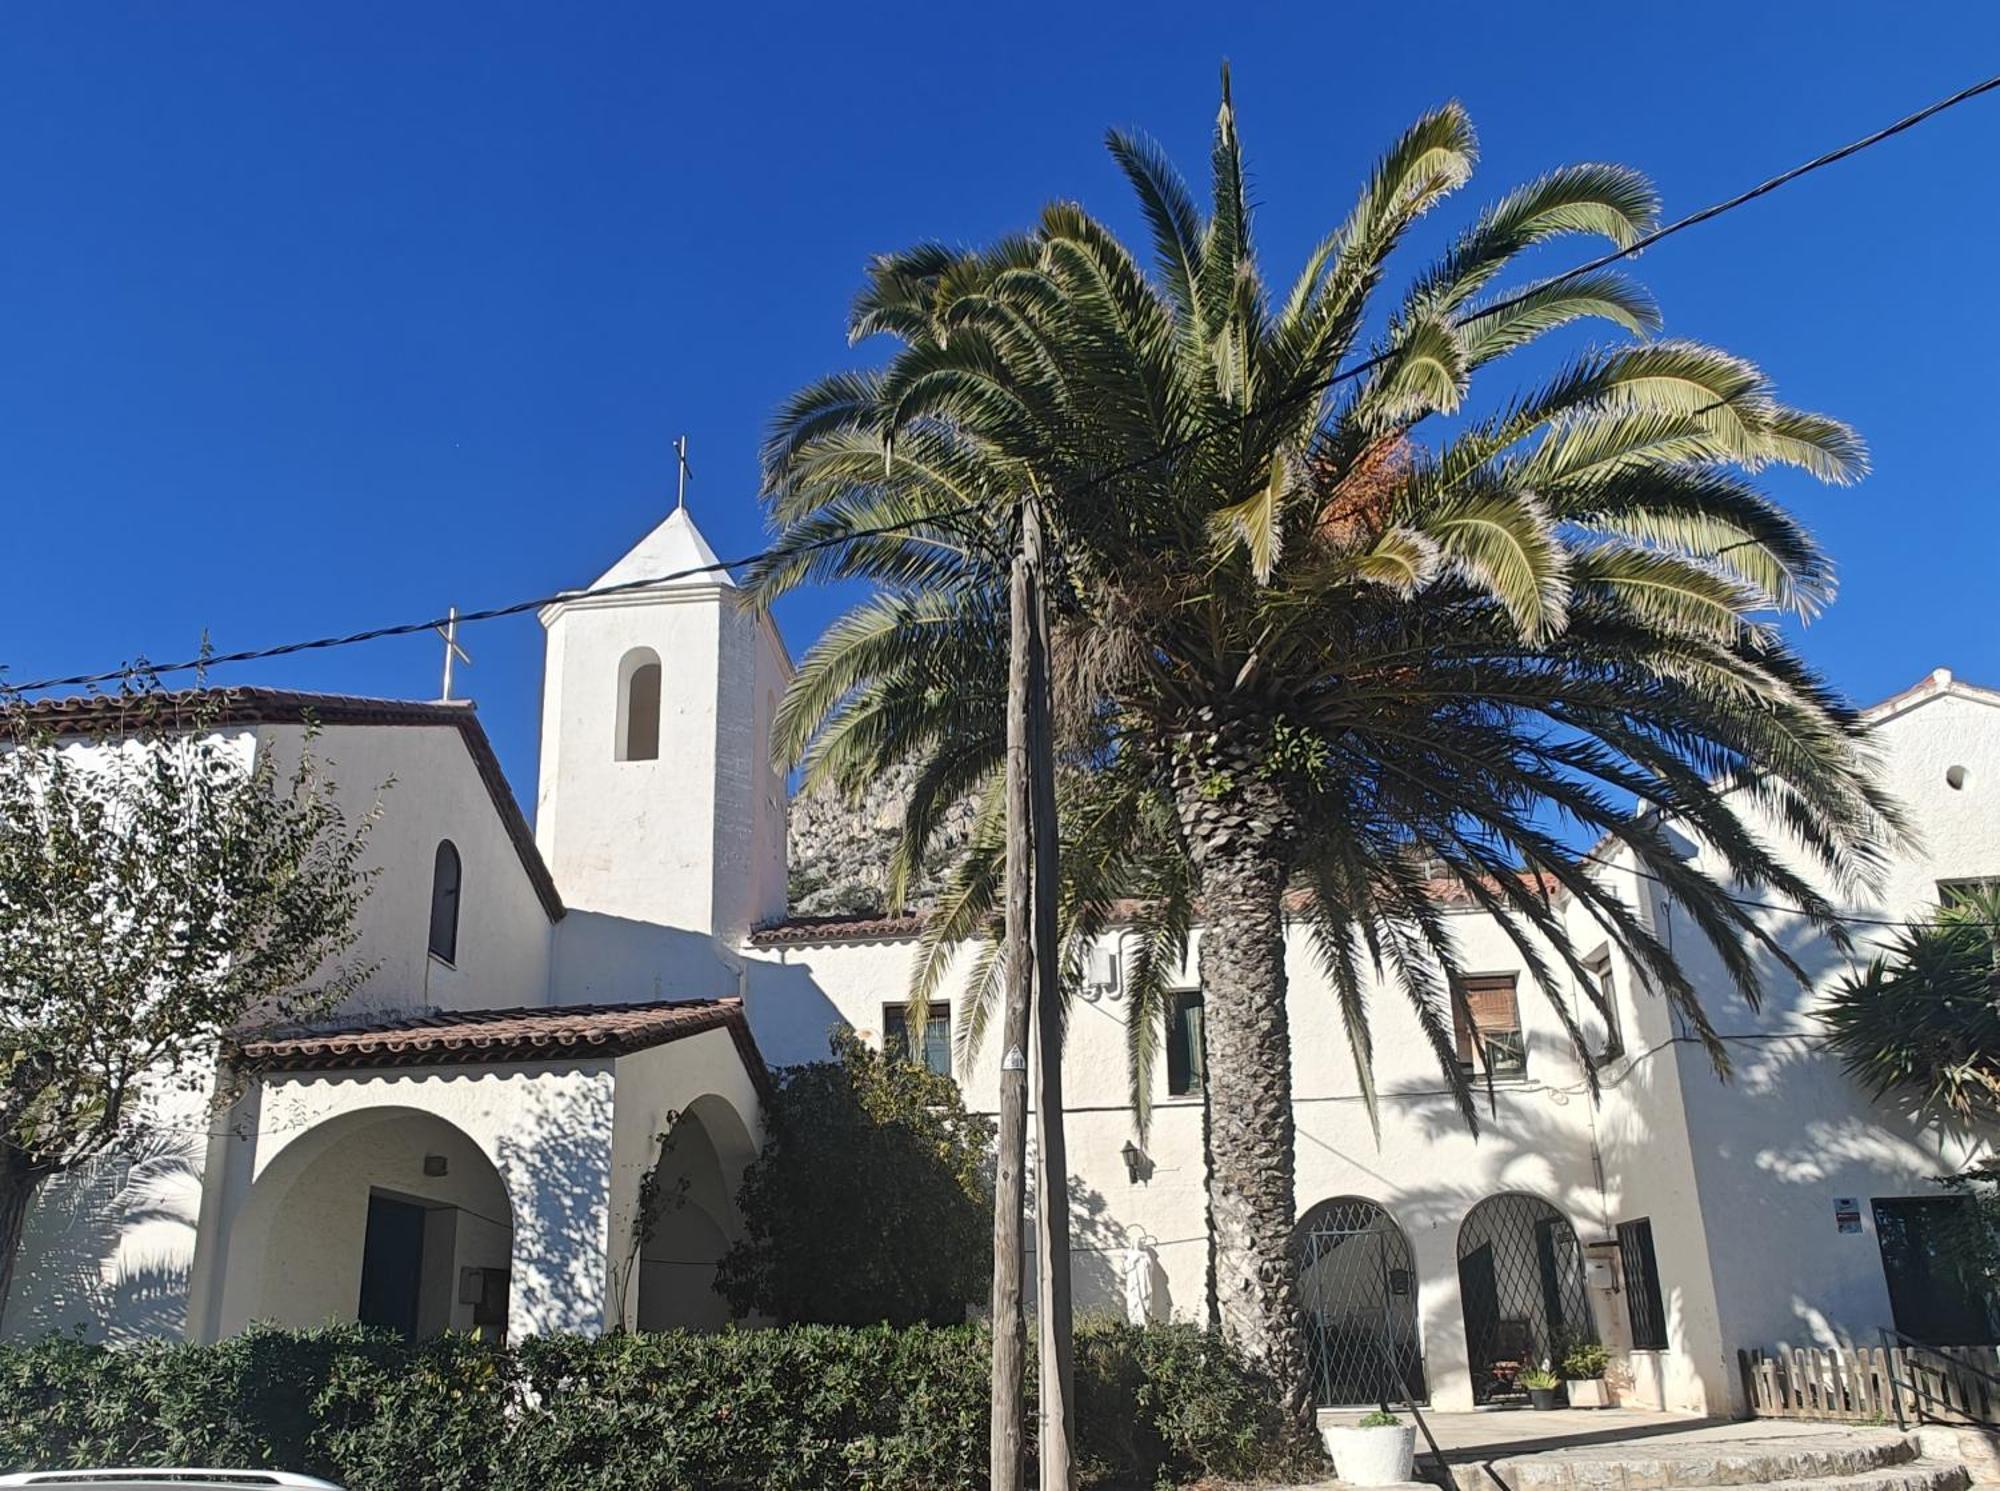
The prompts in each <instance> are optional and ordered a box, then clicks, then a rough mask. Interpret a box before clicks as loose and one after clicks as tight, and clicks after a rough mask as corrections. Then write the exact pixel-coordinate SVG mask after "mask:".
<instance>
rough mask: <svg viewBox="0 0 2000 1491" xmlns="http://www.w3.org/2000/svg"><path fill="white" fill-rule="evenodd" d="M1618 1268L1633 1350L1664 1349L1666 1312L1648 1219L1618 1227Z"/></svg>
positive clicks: (1621, 1223) (1665, 1344)
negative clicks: (1623, 1291) (1623, 1285)
mask: <svg viewBox="0 0 2000 1491" xmlns="http://www.w3.org/2000/svg"><path fill="white" fill-rule="evenodd" d="M1618 1266H1619V1268H1620V1270H1621V1271H1622V1272H1623V1273H1624V1275H1625V1314H1626V1318H1627V1319H1628V1320H1629V1321H1630V1322H1631V1325H1632V1348H1633V1350H1635V1351H1664V1350H1666V1346H1667V1309H1666V1306H1665V1305H1664V1304H1663V1303H1661V1300H1660V1265H1659V1261H1658V1260H1657V1259H1656V1258H1655V1257H1654V1256H1653V1219H1652V1218H1651V1217H1638V1218H1636V1219H1634V1220H1633V1221H1630V1222H1620V1223H1619V1224H1618Z"/></svg>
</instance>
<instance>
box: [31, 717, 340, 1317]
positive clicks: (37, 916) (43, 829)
mask: <svg viewBox="0 0 2000 1491" xmlns="http://www.w3.org/2000/svg"><path fill="white" fill-rule="evenodd" d="M116 703H117V705H118V707H119V710H120V714H121V723H120V729H119V732H118V733H119V735H120V737H121V743H119V744H114V745H110V746H108V747H107V748H105V749H102V750H99V751H96V752H94V753H85V752H80V751H78V750H76V749H73V746H74V744H75V743H74V742H72V741H65V740H64V739H62V738H60V737H59V736H58V735H57V734H56V733H55V732H54V730H53V728H52V727H51V725H50V723H49V719H48V717H47V716H45V715H44V714H42V713H39V712H37V710H36V709H35V708H34V706H33V705H31V704H27V703H24V702H20V701H7V702H4V703H0V1005H4V1006H5V1008H6V1011H7V1018H6V1020H5V1021H4V1022H0V1299H4V1297H5V1293H6V1288H5V1286H6V1282H7V1278H8V1271H9V1270H10V1268H11V1265H12V1259H13V1253H14V1249H15V1246H16V1241H17V1233H16V1227H17V1223H18V1211H19V1208H20V1207H22V1206H24V1205H25V1202H26V1199H27V1195H28V1194H30V1193H32V1191H33V1189H34V1187H35V1186H36V1185H38V1184H39V1183H40V1182H41V1181H42V1180H44V1179H46V1178H47V1177H49V1176H51V1175H55V1174H59V1173H61V1172H63V1171H65V1170H69V1169H71V1168H73V1167H75V1166H77V1165H80V1164H83V1163H84V1162H86V1161H88V1160H91V1159H93V1158H95V1157H96V1156H98V1155H100V1154H103V1153H104V1152H105V1151H106V1150H109V1149H112V1148H114V1147H115V1146H118V1145H120V1144H124V1143H129V1142H131V1141H132V1140H133V1139H134V1137H135V1134H136V1132H137V1131H138V1130H140V1129H141V1128H142V1127H143V1123H144V1116H145V1115H144V1113H143V1111H141V1110H142V1109H143V1107H144V1104H145V1098H146V1085H147V1084H148V1083H150V1082H159V1081H166V1080H172V1081H176V1082H179V1083H181V1084H183V1085H186V1086H188V1087H190V1088H193V1087H204V1088H205V1087H206V1085H207V1083H208V1082H209V1081H210V1080H211V1078H212V1074H213V1065H212V1062H211V1058H212V1057H213V1056H214V1054H215V1051H216V1048H217V1046H218V1045H219V1044H220V1043H222V1042H223V1041H224V1040H226V1039H228V1038H230V1037H232V1036H235V1035H238V1034H241V1033H242V1032H243V1030H244V1028H245V1027H246V1026H266V1025H277V1024H285V1023H290V1022H294V1021H298V1020H303V1019H307V1018H310V1017H312V1016H315V1015H318V1014H322V1013H324V1012H325V1011H327V1010H329V1009H331V1008H333V1007H334V1006H335V1005H337V1004H338V1003H339V1002H340V1001H341V1000H342V999H344V998H345V997H346V996H347V995H348V994H349V993H350V992H352V991H353V990H354V989H355V988H356V987H358V985H359V984H360V983H361V981H362V980H363V979H364V978H365V977H366V976H367V974H368V971H369V970H368V969H367V968H366V967H365V966H362V965H361V964H359V963H357V962H355V961H353V960H351V959H349V958H348V957H347V954H348V953H349V952H351V951H352V949H353V946H354V942H355V938H356V936H357V933H356V930H355V918H356V915H357V913H358V911H359V910H360V906H361V903H362V900H363V899H364V897H365V896H366V894H367V890H368V884H369V881H370V880H371V879H372V878H373V875H374V873H375V872H374V871H373V870H370V869H367V868H364V866H363V863H362V853H363V849H364V847H365V844H366V840H367V835H368V831H369V829H370V828H371V827H372V825H373V822H374V813H373V812H371V813H369V814H368V815H366V817H364V819H363V820H362V821H361V822H359V823H350V822H349V821H348V819H347V816H346V814H345V812H344V811H343V809H342V808H341V806H340V804H339V802H338V801H337V800H336V797H335V795H334V788H333V784H332V783H331V782H330V781H329V780H328V778H327V774H326V768H325V763H323V762H322V761H320V760H319V759H318V758H317V757H316V756H315V755H314V754H313V751H312V746H311V740H310V732H308V740H307V744H306V746H305V748H304V749H303V750H302V751H301V753H300V756H299V759H298V760H297V761H296V762H295V763H293V764H291V765H290V766H289V767H288V768H285V769H281V768H280V766H279V765H278V763H277V762H276V761H275V760H274V759H273V753H272V752H271V751H269V750H259V751H257V753H256V756H255V760H254V761H252V760H250V759H248V758H247V757H246V755H245V753H244V750H243V746H244V744H245V742H244V741H243V740H242V739H241V738H240V737H238V738H235V739H231V738H226V737H225V736H223V735H221V734H219V733H217V732H218V730H219V728H220V726H221V721H222V715H221V708H222V700H221V696H220V694H219V693H218V692H217V691H211V690H195V691H192V692H189V693H181V694H168V693H161V692H159V691H158V690H157V689H155V688H153V687H151V686H150V685H148V684H146V683H144V682H136V683H134V684H132V685H130V686H128V687H127V688H126V689H125V690H124V691H123V692H122V693H121V694H120V695H119V696H118V698H117V700H116Z"/></svg>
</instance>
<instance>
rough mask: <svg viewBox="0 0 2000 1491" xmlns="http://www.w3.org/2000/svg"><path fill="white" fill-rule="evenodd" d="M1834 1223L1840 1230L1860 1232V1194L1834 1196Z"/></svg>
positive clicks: (1836, 1228) (1837, 1229)
mask: <svg viewBox="0 0 2000 1491" xmlns="http://www.w3.org/2000/svg"><path fill="white" fill-rule="evenodd" d="M1833 1225H1834V1228H1835V1230H1836V1231H1839V1232H1859V1231H1860V1230H1861V1198H1860V1197H1859V1196H1836V1197H1834V1198H1833Z"/></svg>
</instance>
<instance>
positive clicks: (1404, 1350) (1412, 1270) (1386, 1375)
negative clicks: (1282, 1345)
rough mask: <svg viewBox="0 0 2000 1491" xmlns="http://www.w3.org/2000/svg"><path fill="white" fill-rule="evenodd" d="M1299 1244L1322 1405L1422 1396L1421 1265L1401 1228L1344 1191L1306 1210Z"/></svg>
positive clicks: (1303, 1305) (1304, 1309)
mask: <svg viewBox="0 0 2000 1491" xmlns="http://www.w3.org/2000/svg"><path fill="white" fill-rule="evenodd" d="M1296 1247H1297V1249H1298V1257H1299V1305H1300V1310H1301V1313H1302V1315H1303V1321H1302V1323H1303V1325H1304V1329H1305V1338H1306V1360H1307V1364H1308V1366H1309V1368H1310V1370H1311V1373H1312V1381H1313V1392H1314V1395H1315V1396H1316V1397H1317V1398H1318V1400H1319V1403H1320V1406H1321V1407H1323V1408H1339V1407H1350V1406H1353V1405H1356V1404H1362V1403H1384V1402H1391V1403H1393V1402H1398V1401H1401V1400H1402V1399H1403V1398H1404V1397H1405V1396H1407V1397H1409V1398H1413V1399H1415V1400H1417V1401H1419V1402H1422V1401H1424V1400H1425V1399H1426V1398H1427V1397H1428V1396H1429V1392H1428V1389H1427V1388H1426V1385H1425V1382H1424V1356H1423V1346H1422V1341H1421V1338H1420V1336H1419V1334H1418V1330H1417V1272H1416V1267H1415V1265H1414V1263H1413V1261H1412V1259H1411V1256H1410V1242H1409V1239H1408V1238H1406V1237H1404V1236H1403V1229H1402V1228H1400V1227H1398V1226H1397V1225H1396V1223H1395V1221H1394V1220H1393V1219H1392V1218H1391V1217H1390V1216H1389V1214H1388V1213H1387V1212H1386V1211H1384V1210H1383V1209H1382V1208H1381V1207H1379V1206H1377V1205H1376V1204H1375V1203H1374V1202H1372V1201H1368V1200H1365V1199H1363V1198H1362V1197H1359V1196H1341V1197H1339V1198H1337V1199H1335V1200H1332V1201H1323V1202H1321V1203H1320V1204H1319V1205H1318V1206H1315V1207H1314V1208H1313V1209H1312V1210H1311V1211H1309V1212H1307V1213H1306V1215H1305V1217H1304V1219H1303V1220H1302V1221H1300V1223H1299V1230H1298V1238H1297V1243H1296Z"/></svg>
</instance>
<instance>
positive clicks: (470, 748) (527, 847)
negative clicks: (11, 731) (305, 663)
mask: <svg viewBox="0 0 2000 1491" xmlns="http://www.w3.org/2000/svg"><path fill="white" fill-rule="evenodd" d="M197 705H199V706H200V707H201V709H202V710H204V711H206V712H207V713H206V714H203V715H199V716H198V715H197V712H196V707H197ZM24 709H25V712H26V714H27V717H28V718H29V719H30V720H33V721H35V722H36V723H38V724H45V725H47V726H48V727H49V728H51V729H53V730H55V731H56V733H57V734H59V735H105V734H122V733H125V732H128V731H130V730H132V729H133V728H134V727H135V726H136V725H137V724H138V723H139V716H140V715H141V713H142V712H143V711H146V710H154V711H160V712H163V713H161V714H156V715H155V719H156V720H158V721H159V722H162V723H165V724H166V725H168V726H169V727H171V726H173V725H174V724H176V723H178V722H179V721H180V719H182V718H186V719H187V720H188V722H189V723H193V721H194V720H195V719H196V718H203V719H205V720H207V721H210V722H212V723H215V724H218V725H299V724H304V723H306V722H307V721H308V720H310V721H312V722H314V723H317V724H321V725H450V726H452V727H453V728H454V729H456V730H457V731H458V733H459V736H460V738H461V739H463V740H464V742H465V749H466V752H467V753H468V754H469V755H470V756H471V757H472V764H473V766H474V767H475V768H476V769H477V770H478V772H479V779H480V781H481V782H482V783H484V784H485V787H486V792H487V795H488V796H489V797H491V798H492V799H493V807H494V809H495V811H497V812H498V813H499V815H500V822H501V825H502V827H504V828H505V829H506V830H507V837H508V839H509V840H510V841H511V842H512V843H513V845H514V853H515V854H516V855H517V856H518V857H519V858H520V861H521V868H522V869H523V870H524V871H526V872H527V876H528V881H529V883H530V884H531V885H533V886H534V888H535V895H536V898H537V899H539V900H540V901H541V903H542V909H543V911H545V912H547V913H548V918H549V920H550V921H552V922H555V921H561V920H562V918H563V915H564V907H563V903H562V896H561V895H560V894H559V893H558V892H557V890H556V882H555V877H554V876H552V875H551V874H550V873H549V867H548V865H547V864H545V863H544V862H543V860H542V854H541V851H540V850H539V849H537V848H536V847H535V835H534V831H533V830H532V829H530V828H529V827H528V819H527V816H526V815H525V814H524V813H522V811H521V804H520V803H519V801H517V800H516V798H515V796H514V790H513V788H512V787H510V786H509V785H508V784H507V774H506V773H505V772H504V771H502V770H501V769H500V758H499V757H498V756H496V755H494V754H493V743H492V742H491V741H490V740H488V739H487V738H486V731H485V729H484V728H483V727H482V726H481V725H480V723H479V718H478V715H477V713H476V712H475V706H474V705H473V703H472V702H471V701H470V700H461V699H453V700H449V701H446V700H417V699H374V698H367V697H363V696H361V695H358V694H314V693H307V692H304V691H302V690H298V689H267V688H213V689H177V690H173V691H170V692H164V693H157V694H150V695H140V696H137V697H128V696H123V695H119V694H70V695H64V696H61V697H58V698H51V699H36V700H32V701H30V702H29V703H28V704H27V705H25V706H24Z"/></svg>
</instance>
